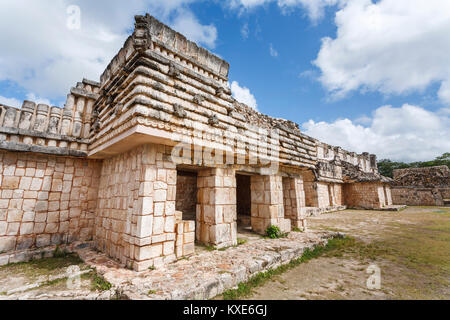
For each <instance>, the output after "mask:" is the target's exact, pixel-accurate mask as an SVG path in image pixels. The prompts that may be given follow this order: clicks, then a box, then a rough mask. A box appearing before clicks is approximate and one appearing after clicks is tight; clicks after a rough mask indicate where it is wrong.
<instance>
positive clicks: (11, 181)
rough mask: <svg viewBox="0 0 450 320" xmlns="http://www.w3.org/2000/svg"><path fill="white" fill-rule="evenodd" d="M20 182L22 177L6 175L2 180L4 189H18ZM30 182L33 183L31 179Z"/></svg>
mask: <svg viewBox="0 0 450 320" xmlns="http://www.w3.org/2000/svg"><path fill="white" fill-rule="evenodd" d="M19 183H20V177H9V176H8V177H7V176H4V177H3V181H2V188H3V189H11V190H14V189H18V188H19ZM30 183H31V181H30Z"/></svg>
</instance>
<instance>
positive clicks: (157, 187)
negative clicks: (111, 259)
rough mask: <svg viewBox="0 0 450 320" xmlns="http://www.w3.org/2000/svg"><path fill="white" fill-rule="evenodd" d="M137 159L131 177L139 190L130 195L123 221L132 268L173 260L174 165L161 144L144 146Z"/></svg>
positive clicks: (145, 268) (175, 177) (175, 181)
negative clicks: (138, 168)
mask: <svg viewBox="0 0 450 320" xmlns="http://www.w3.org/2000/svg"><path fill="white" fill-rule="evenodd" d="M141 161H142V165H141V171H140V175H138V176H136V177H135V183H136V184H138V185H139V192H138V194H134V196H133V195H130V197H134V201H133V205H132V213H133V215H132V216H130V219H129V221H128V225H127V231H129V232H130V236H129V238H128V243H129V247H128V248H129V250H128V252H127V253H128V255H129V261H130V263H129V264H131V265H129V266H130V267H133V269H134V270H136V271H144V270H147V269H148V268H150V267H161V266H162V265H164V264H167V263H170V262H173V261H175V260H176V255H175V240H176V230H175V223H176V221H175V196H176V183H177V170H176V165H175V164H174V163H172V161H170V160H169V159H168V157H167V156H166V155H165V152H164V146H161V145H146V146H144V147H143V152H142V158H141ZM130 203H131V202H130Z"/></svg>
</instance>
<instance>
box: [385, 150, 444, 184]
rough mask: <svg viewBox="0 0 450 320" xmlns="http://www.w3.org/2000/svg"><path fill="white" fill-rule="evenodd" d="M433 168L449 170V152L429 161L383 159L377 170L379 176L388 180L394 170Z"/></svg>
mask: <svg viewBox="0 0 450 320" xmlns="http://www.w3.org/2000/svg"><path fill="white" fill-rule="evenodd" d="M435 166H448V167H449V168H450V152H446V153H444V154H443V155H442V156H439V157H437V158H436V159H435V160H431V161H418V162H411V163H405V162H394V161H391V160H389V159H383V160H381V161H379V162H378V170H379V171H380V174H381V175H383V176H385V177H390V178H393V177H394V170H396V169H407V168H425V167H435Z"/></svg>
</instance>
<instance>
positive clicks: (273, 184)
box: [250, 175, 291, 234]
mask: <svg viewBox="0 0 450 320" xmlns="http://www.w3.org/2000/svg"><path fill="white" fill-rule="evenodd" d="M250 189H251V197H252V199H251V200H252V206H251V207H252V218H251V220H252V228H253V231H254V232H257V233H259V234H265V233H266V230H267V228H268V227H270V226H271V225H272V226H277V227H279V228H280V229H281V231H283V232H289V231H291V224H290V220H289V219H285V218H284V204H283V180H282V177H281V176H276V175H272V176H252V177H251V187H250Z"/></svg>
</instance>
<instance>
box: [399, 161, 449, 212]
mask: <svg viewBox="0 0 450 320" xmlns="http://www.w3.org/2000/svg"><path fill="white" fill-rule="evenodd" d="M392 198H393V201H394V204H398V205H409V206H443V205H445V204H446V202H449V201H448V200H447V201H446V199H450V169H449V168H448V167H447V166H437V167H430V168H408V169H399V170H394V186H393V187H392Z"/></svg>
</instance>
